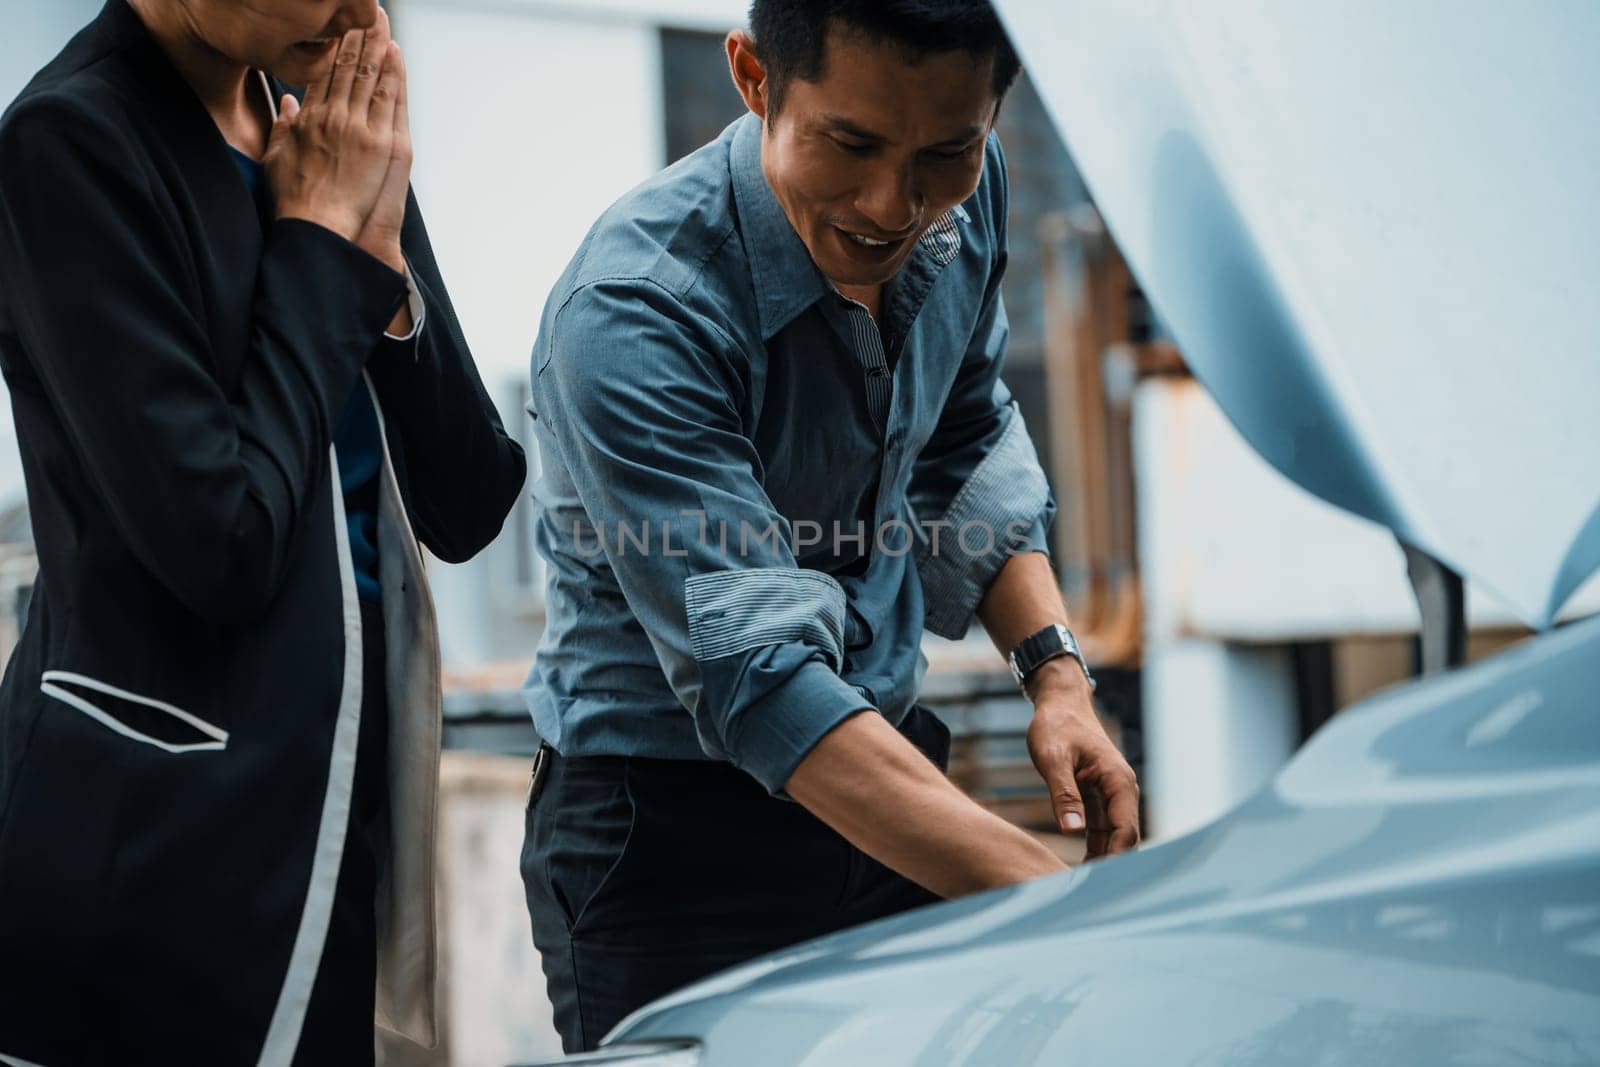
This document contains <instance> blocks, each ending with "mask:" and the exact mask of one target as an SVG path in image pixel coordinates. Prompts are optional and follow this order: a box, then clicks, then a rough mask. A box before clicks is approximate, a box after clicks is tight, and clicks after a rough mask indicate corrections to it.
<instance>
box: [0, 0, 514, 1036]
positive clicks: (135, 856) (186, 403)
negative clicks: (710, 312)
mask: <svg viewBox="0 0 1600 1067" xmlns="http://www.w3.org/2000/svg"><path fill="white" fill-rule="evenodd" d="M268 75H270V76H271V77H270V78H269V77H268ZM285 84H289V85H304V86H307V87H308V88H307V90H306V93H305V97H304V100H303V101H302V102H300V103H299V104H298V105H297V104H296V102H295V100H294V99H293V98H292V97H284V96H283V95H282V93H283V85H285ZM280 100H281V104H279V103H278V101H280ZM409 171H410V141H409V134H408V132H407V124H406V102H405V70H404V66H403V63H402V60H401V57H400V53H399V49H398V47H397V46H396V45H394V44H393V43H392V42H391V41H390V39H389V29H388V22H387V19H386V17H385V16H384V15H383V13H382V12H381V11H380V10H379V9H378V7H377V3H376V0H109V3H108V4H107V6H106V8H105V10H104V11H103V12H102V13H101V14H100V15H99V16H98V17H97V18H96V19H95V20H94V22H92V23H91V24H90V25H89V26H88V27H86V28H85V29H84V30H83V31H82V32H81V33H79V34H78V36H77V37H75V38H74V39H73V40H72V41H71V42H70V43H69V44H68V45H67V46H66V48H65V49H64V50H63V51H62V53H61V54H60V55H59V56H58V57H57V58H56V59H55V60H53V61H52V62H51V63H50V64H49V65H48V66H46V67H45V68H44V69H43V70H42V71H40V73H39V74H38V75H37V76H36V77H35V79H34V80H33V82H32V83H30V85H29V87H28V88H27V89H26V90H24V92H23V93H22V95H21V96H20V97H19V98H18V99H17V101H16V102H15V103H14V104H13V106H12V107H11V109H10V110H9V111H8V112H7V114H6V117H5V118H4V120H3V121H0V366H3V369H4V373H5V377H6V381H7V383H8V385H9V387H10V389H11V394H12V403H13V410H14V413H15V418H16V425H17V433H18V437H19V440H20V444H21V449H22V457H23V467H24V472H25V475H26V479H27V486H28V499H29V505H30V508H31V514H32V519H33V525H34V532H35V535H36V542H37V546H38V555H39V578H38V583H37V585H36V586H35V590H34V595H33V600H32V605H31V609H30V614H29V617H28V621H27V625H26V627H25V629H24V631H23V634H22V638H21V641H20V643H19V645H18V647H17V649H16V651H15V653H14V654H13V657H12V660H11V663H10V665H9V667H8V668H7V671H6V675H5V680H4V683H3V686H0V961H3V964H0V1062H6V1061H7V1060H8V1059H10V1060H15V1061H21V1062H35V1063H46V1064H51V1065H58V1064H77V1063H113V1062H114V1063H119V1064H120V1063H132V1062H162V1063H189V1062H204V1063H216V1064H231V1063H250V1062H259V1063H264V1064H282V1063H289V1062H291V1061H298V1062H305V1063H337V1064H350V1063H360V1062H367V1063H370V1062H371V1061H372V1057H373V1029H372V1019H373V1012H374V1008H376V1011H377V1016H378V1019H379V1021H380V1022H382V1023H385V1024H386V1025H388V1026H389V1027H390V1028H392V1029H396V1030H399V1031H401V1032H403V1033H405V1034H407V1035H408V1036H410V1037H412V1038H414V1039H417V1040H419V1041H422V1042H424V1043H431V1041H432V1036H433V1033H432V1008H433V1004H432V979H433V965H434V947H433V930H432V909H433V899H432V859H431V853H432V833H433V816H434V798H435V789H436V784H437V759H438V745H439V718H438V716H439V665H438V640H437V634H436V632H435V629H434V616H433V610H432V605H431V602H430V601H429V599H428V594H427V587H426V582H425V580H424V577H423V574H422V563H421V557H420V554H419V552H418V550H417V543H418V541H420V542H421V543H422V544H423V545H426V546H427V547H428V549H429V550H431V551H432V552H433V554H434V555H436V556H439V557H440V558H443V559H446V560H450V561H458V560H464V559H467V558H468V557H470V556H472V555H473V554H474V553H476V552H477V551H478V550H479V549H481V548H482V547H483V546H484V545H486V544H488V543H489V541H490V540H491V539H492V538H493V537H494V536H495V534H496V532H497V531H498V530H499V528H500V525H501V523H502V522H503V520H504V518H505V515H506V513H507V511H508V510H509V508H510V506H511V504H512V501H513V500H514V498H515V496H516V494H517V492H518V491H519V489H520V487H521V484H522V481H523V476H524V460H523V456H522V452H521V450H520V449H519V448H518V446H517V445H516V443H515V442H514V441H513V440H512V439H511V438H510V437H509V436H507V434H506V432H505V430H504V429H503V428H502V426H501V424H500V421H499V419H498V418H497V417H496V415H495V411H494V407H493V406H492V404H491V403H490V401H489V398H488V396H487V395H486V393H485V392H484V388H483V385H482V383H481V382H480V380H479V378H478V375H477V372H476V371H475V370H474V368H473V364H472V360H471V357H470V355H469V353H468V351H467V348H466V344H465V343H464V341H463V340H462V337H461V332H460V329H459V327H458V325H457V323H456V319H455V315H454V312H453V311H452V309H451V306H450V302H449V299H448V297H447V296H446V294H445V290H444V285H443V283H442V282H441V280H440V278H439V271H438V267H437V265H436V264H435V262H434V257H433V253H432V251H431V249H430V247H429V243H428V238H427V234H426V232H425V230H424V229H423V225H422V220H421V218H420V217H419V215H418V213H417V209H416V204H415V202H414V201H413V200H411V199H410V198H409V194H408V181H409ZM375 986H376V1004H374V988H375Z"/></svg>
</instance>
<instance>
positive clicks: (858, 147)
mask: <svg viewBox="0 0 1600 1067" xmlns="http://www.w3.org/2000/svg"><path fill="white" fill-rule="evenodd" d="M829 140H831V141H832V142H833V143H834V144H836V145H838V146H839V147H840V148H841V149H843V150H844V151H845V152H848V153H849V154H850V155H852V156H865V155H870V154H871V152H872V149H873V146H872V145H870V144H858V143H856V142H853V141H841V140H839V139H838V138H837V137H831V138H829Z"/></svg>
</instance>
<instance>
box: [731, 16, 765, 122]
mask: <svg viewBox="0 0 1600 1067" xmlns="http://www.w3.org/2000/svg"><path fill="white" fill-rule="evenodd" d="M723 44H724V46H725V47H726V48H727V51H728V73H729V74H731V75H733V87H734V88H735V89H737V90H739V95H740V96H742V97H744V106H745V107H747V108H749V109H750V110H751V111H753V112H754V113H755V115H756V117H757V118H759V119H761V120H762V121H763V122H764V121H766V118H767V68H766V67H764V66H762V64H761V60H760V59H758V58H756V42H755V39H754V38H752V37H751V36H750V34H749V32H748V31H747V30H729V31H728V37H727V40H726V41H724V42H723Z"/></svg>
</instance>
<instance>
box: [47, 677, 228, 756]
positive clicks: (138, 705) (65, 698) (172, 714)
mask: <svg viewBox="0 0 1600 1067" xmlns="http://www.w3.org/2000/svg"><path fill="white" fill-rule="evenodd" d="M39 691H40V692H41V693H43V694H44V695H45V696H47V697H51V698H53V699H55V700H59V701H61V703H63V704H65V705H67V706H68V707H70V708H73V709H74V710H77V711H81V712H83V714H85V715H87V716H89V718H91V719H93V720H94V721H95V722H97V723H99V724H100V725H101V726H104V727H106V728H107V729H109V730H112V731H114V732H116V733H119V734H121V735H122V736H124V737H127V738H131V739H133V740H134V741H141V742H143V743H144V744H147V745H154V746H155V747H156V748H159V749H161V750H162V751H164V752H177V753H184V752H221V751H222V750H223V749H225V748H227V747H228V731H226V730H224V729H222V728H221V727H220V726H216V725H214V724H212V723H209V722H206V721H205V720H204V719H202V718H200V717H199V716H197V715H192V714H190V713H189V712H187V711H184V710H183V709H182V708H180V707H177V706H176V705H173V704H168V703H167V702H165V701H162V700H154V699H152V698H150V697H144V696H140V695H139V694H137V693H130V692H128V691H127V690H126V689H119V688H118V687H116V686H114V685H108V684H106V683H105V682H102V681H99V680H97V679H94V678H90V677H89V676H88V675H85V674H76V673H74V672H72V671H45V672H44V674H43V675H41V676H40V678H39Z"/></svg>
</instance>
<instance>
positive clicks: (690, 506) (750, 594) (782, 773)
mask: <svg viewBox="0 0 1600 1067" xmlns="http://www.w3.org/2000/svg"><path fill="white" fill-rule="evenodd" d="M760 142H761V125H760V123H759V121H758V120H756V119H755V118H754V117H753V116H746V117H744V118H742V119H740V120H739V121H737V122H735V123H734V124H733V125H731V126H729V127H728V129H727V130H726V131H724V132H723V134H722V135H721V136H720V137H719V138H718V139H717V140H716V141H714V142H712V143H711V144H709V145H707V146H705V147H704V148H702V149H700V150H699V151H697V152H695V153H694V154H693V155H691V156H689V157H688V158H686V159H684V160H682V161H680V162H678V163H677V164H675V165H674V166H672V167H669V168H668V169H667V170H665V171H663V172H662V173H660V174H658V175H656V176H655V177H654V178H652V179H650V180H649V181H647V182H646V183H645V184H643V185H641V186H639V187H638V188H636V189H634V190H633V191H632V192H630V193H628V194H627V195H625V196H624V197H623V198H622V199H621V200H620V201H618V202H617V203H616V204H615V205H613V206H612V207H611V208H610V209H609V210H608V211H607V212H606V213H605V214H604V215H603V216H601V218H600V220H599V221H598V222H597V223H596V224H595V226H594V228H593V229H591V230H590V231H589V234H588V236H587V237H586V238H585V239H584V242H583V244H582V246H581V247H580V248H579V250H578V253H577V255H576V256H575V257H574V258H573V260H572V263H571V264H570V265H569V266H568V267H567V270H566V272H565V274H563V275H562V277H561V279H560V281H559V282H557V284H556V287H555V289H554V291H553V292H552V294H551V296H550V300H549V302H548V304H547V305H546V307H545V311H544V317H543V320H542V321H541V323H540V329H539V338H538V341H537V342H536V344H535V346H534V352H533V367H532V375H533V379H532V380H533V388H532V400H531V403H530V411H531V412H532V413H533V414H534V417H535V423H534V426H535V432H536V434H537V437H538V444H539V451H540V456H541V460H542V465H543V466H542V473H541V475H540V476H539V477H538V479H537V481H536V483H535V487H534V496H535V500H536V504H537V525H536V533H535V538H536V542H537V545H538V548H539V551H540V553H541V554H542V555H543V557H544V558H545V560H546V561H547V562H548V588H547V601H546V610H547V612H548V617H547V623H546V628H545V634H544V638H543V640H542V642H541V643H540V646H539V650H538V655H537V658H536V661H535V664H534V668H533V671H532V673H531V674H530V675H529V678H528V681H527V683H526V686H525V688H524V693H525V696H526V699H527V701H528V705H529V707H530V709H531V711H532V713H533V718H534V723H535V725H536V726H537V728H538V730H539V732H540V734H541V735H542V736H543V737H544V739H545V740H546V741H548V742H549V743H550V744H551V745H552V746H553V747H555V748H556V750H557V751H559V752H561V753H562V754H563V755H568V756H571V755H602V754H610V755H640V756H655V757H662V758H675V759H689V758H711V759H720V760H728V761H731V762H732V763H733V764H735V765H736V766H738V767H740V768H742V769H744V770H745V771H747V772H748V773H750V774H751V775H753V776H754V777H755V778H756V779H757V780H759V781H760V782H761V783H762V784H763V785H765V786H766V787H767V789H769V790H771V791H773V792H775V793H779V792H781V791H782V788H783V784H784V783H785V782H786V781H787V780H788V778H789V776H790V774H791V773H792V772H793V770H794V768H795V766H796V765H797V764H798V763H799V762H800V760H801V759H802V758H803V757H804V756H805V755H806V753H807V752H809V751H810V749H811V747H812V746H813V745H815V744H816V743H817V741H818V740H820V739H821V737H822V736H823V735H824V734H825V733H827V732H828V731H829V730H830V729H832V728H833V727H834V726H836V725H837V724H838V723H839V722H840V721H841V720H843V719H844V718H846V717H848V716H849V715H851V714H853V713H854V712H856V711H858V710H860V709H863V708H868V707H871V708H876V709H877V710H878V711H880V712H881V713H882V714H883V715H884V716H885V717H886V718H888V719H889V721H890V722H893V723H896V724H898V723H899V722H900V721H901V720H902V719H903V718H904V717H905V715H906V713H907V712H908V711H909V710H910V708H911V706H912V703H913V701H914V700H915V699H916V696H917V691H918V688H919V686H920V684H921V681H922V676H923V671H924V669H925V667H926V661H925V660H924V659H923V657H922V652H921V635H922V631H923V629H924V628H927V629H929V630H931V631H933V632H935V633H938V634H942V635H944V636H947V637H960V636H961V635H962V634H964V633H965V632H966V630H967V628H968V626H969V625H970V623H971V621H972V617H973V613H974V610H975V608H976V606H977V604H978V601H979V599H980V598H981V597H982V595H983V593H984V591H985V589H986V588H987V587H988V585H989V583H990V581H992V580H993V578H994V576H995V574H996V573H998V571H999V569H1000V567H1001V566H1002V565H1003V564H1004V563H1005V561H1006V559H1007V558H1008V556H1009V555H1010V554H1012V553H1015V552H1018V551H1043V550H1044V547H1045V539H1046V530H1047V527H1048V524H1049V521H1050V519H1051V517H1052V515H1053V512H1054V505H1053V502H1052V501H1051V500H1050V495H1049V490H1048V488H1047V486H1046V483H1045V478H1044V473H1043V472H1042V471H1041V469H1040V467H1039V462H1038V459H1037V457H1036V455H1035V452H1034V448H1033V445H1032V443H1031V442H1030V441H1029V438H1028V434H1027V430H1026V429H1025V428H1024V426H1023V424H1022V419H1021V417H1020V416H1019V414H1018V412H1017V409H1016V406H1015V405H1014V404H1013V403H1012V401H1011V397H1010V394H1009V393H1008V392H1007V390H1006V388H1005V386H1004V385H1003V384H1002V383H1001V381H1000V377H999V371H1000V363H1001V357H1002V355H1003V354H1004V351H1005V346H1006V317H1005V310H1004V308H1003V307H1002V306H1001V301H1000V277H1001V274H1002V273H1003V271H1004V270H1005V263H1006V237H1005V219H1006V179H1005V164H1004V160H1003V159H1002V157H1001V154H1000V146H999V142H998V141H997V140H995V139H994V138H992V137H991V139H990V141H989V144H988V146H987V149H986V161H985V165H984V172H983V177H982V180H981V182H980V184H979V186H978V189H977V191H976V192H975V193H974V194H973V196H972V197H971V198H970V199H969V200H968V201H967V202H966V203H965V204H963V205H961V206H960V207H958V208H956V209H954V210H953V211H951V212H950V213H948V214H947V215H945V216H944V217H943V218H941V219H939V220H937V221H936V222H935V223H934V224H933V225H932V226H931V227H930V228H929V229H928V231H927V233H926V234H925V235H924V236H923V237H922V238H921V239H920V241H919V243H918V245H917V247H916V248H915V250H914V251H913V252H912V255H911V258H910V259H909V260H908V262H907V263H906V265H905V266H904V267H902V268H901V270H900V272H899V273H898V274H897V275H896V276H895V277H894V278H893V279H892V280H891V281H890V282H889V283H888V284H887V286H886V288H885V290H884V294H883V299H882V310H881V323H880V322H875V321H874V320H873V319H872V317H871V316H870V315H869V314H868V313H867V310H866V309H865V308H864V307H862V306H861V305H859V304H856V303H855V302H853V301H851V300H848V299H846V298H845V297H843V296H842V295H841V294H840V293H839V292H838V291H837V290H836V289H835V288H834V287H833V286H832V284H831V283H829V281H828V280H827V279H826V278H825V277H824V276H823V275H822V274H821V273H820V272H819V271H818V270H817V268H816V266H815V265H814V264H813V262H812V260H811V257H810V255H809V253H808V252H807V251H806V248H805V245H804V244H803V243H802V242H801V240H800V238H799V236H798V235H797V234H796V233H795V231H794V229H793V227H792V226H791V225H790V223H789V221H788V218H787V216H786V215H785V214H784V212H783V209H782V207H781V206H780V205H779V204H778V201H777V199H776V198H775V197H774V195H773V193H772V190H771V188H770V187H769V186H768V185H767V182H766V179H765V177H764V176H763V173H762V170H761V155H760V153H761V144H760Z"/></svg>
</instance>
